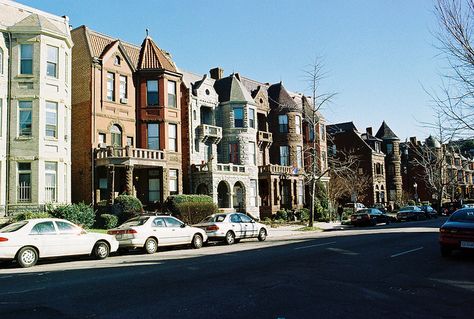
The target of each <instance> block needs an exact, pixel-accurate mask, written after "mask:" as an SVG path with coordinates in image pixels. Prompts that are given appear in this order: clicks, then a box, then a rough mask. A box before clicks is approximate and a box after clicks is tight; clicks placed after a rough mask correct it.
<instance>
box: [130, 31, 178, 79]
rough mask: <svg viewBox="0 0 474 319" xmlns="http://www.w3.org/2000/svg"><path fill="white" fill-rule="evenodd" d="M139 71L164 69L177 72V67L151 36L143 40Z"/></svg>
mask: <svg viewBox="0 0 474 319" xmlns="http://www.w3.org/2000/svg"><path fill="white" fill-rule="evenodd" d="M138 69H141V70H143V69H164V70H167V71H171V72H177V70H176V67H175V66H174V64H173V62H172V61H171V60H170V59H169V57H168V56H167V54H166V53H165V52H163V50H161V49H160V48H159V47H158V46H157V45H156V43H155V42H154V41H153V40H152V38H150V37H149V36H147V37H146V38H145V40H143V43H142V46H141V50H140V57H139V60H138Z"/></svg>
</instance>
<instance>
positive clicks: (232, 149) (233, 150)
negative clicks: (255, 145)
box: [229, 143, 240, 164]
mask: <svg viewBox="0 0 474 319" xmlns="http://www.w3.org/2000/svg"><path fill="white" fill-rule="evenodd" d="M229 163H233V164H240V156H239V144H238V143H229Z"/></svg>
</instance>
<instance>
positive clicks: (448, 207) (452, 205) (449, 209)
mask: <svg viewBox="0 0 474 319" xmlns="http://www.w3.org/2000/svg"><path fill="white" fill-rule="evenodd" d="M460 208H462V205H461V202H448V203H444V204H443V205H441V214H442V215H445V216H450V215H451V214H452V213H454V212H455V211H457V210H458V209H460Z"/></svg>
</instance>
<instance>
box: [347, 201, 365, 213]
mask: <svg viewBox="0 0 474 319" xmlns="http://www.w3.org/2000/svg"><path fill="white" fill-rule="evenodd" d="M365 208H367V207H365V205H364V204H362V203H347V204H345V205H344V210H349V211H350V212H351V213H353V212H357V211H359V210H361V209H365Z"/></svg>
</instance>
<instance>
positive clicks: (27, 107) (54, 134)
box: [0, 0, 73, 214]
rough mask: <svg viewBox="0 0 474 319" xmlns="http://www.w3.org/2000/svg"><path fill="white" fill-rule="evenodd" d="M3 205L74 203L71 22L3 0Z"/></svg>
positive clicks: (0, 179) (0, 88) (0, 111)
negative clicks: (71, 176)
mask: <svg viewBox="0 0 474 319" xmlns="http://www.w3.org/2000/svg"><path fill="white" fill-rule="evenodd" d="M0 32H1V34H2V36H1V37H0V115H1V120H0V123H1V127H0V207H1V210H2V213H3V214H7V213H13V212H15V211H19V210H37V209H41V207H43V206H44V205H45V204H48V203H53V204H54V203H61V204H63V203H70V193H71V189H70V170H71V139H70V136H71V133H70V132H71V124H70V123H71V48H72V45H73V43H72V40H71V35H70V27H69V20H68V18H67V17H59V16H56V15H52V14H49V13H46V12H42V11H40V10H36V9H34V8H31V7H28V6H25V5H21V4H19V3H16V2H13V1H8V0H0Z"/></svg>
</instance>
